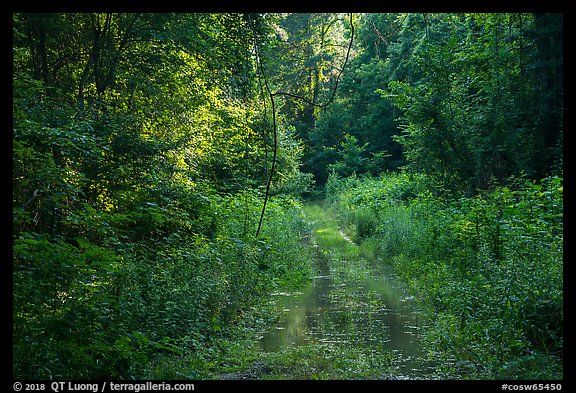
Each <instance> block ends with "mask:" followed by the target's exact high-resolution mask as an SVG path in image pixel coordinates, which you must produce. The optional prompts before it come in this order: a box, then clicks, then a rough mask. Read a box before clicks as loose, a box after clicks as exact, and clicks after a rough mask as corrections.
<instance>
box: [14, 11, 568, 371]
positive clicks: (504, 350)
mask: <svg viewBox="0 0 576 393" xmlns="http://www.w3.org/2000/svg"><path fill="white" fill-rule="evenodd" d="M12 22H13V23H12V67H13V68H12V69H13V78H12V98H13V100H12V102H13V116H12V123H13V134H12V165H13V172H12V218H13V227H12V228H13V232H12V256H13V257H12V260H13V265H12V283H13V298H12V306H13V314H12V330H13V335H12V339H13V343H12V350H13V359H12V364H13V376H14V378H15V379H26V380H32V379H110V378H111V379H164V380H180V379H195V380H198V379H440V380H452V379H457V380H462V379H483V380H490V379H518V380H524V379H540V380H543V379H544V380H548V379H550V380H561V379H563V325H564V321H563V302H564V296H563V294H564V293H563V247H564V242H563V238H564V237H563V109H564V108H563V83H564V82H563V36H564V33H563V14H562V13H416V12H413V13H363V14H360V13H358V14H347V13H262V14H256V13H14V14H12Z"/></svg>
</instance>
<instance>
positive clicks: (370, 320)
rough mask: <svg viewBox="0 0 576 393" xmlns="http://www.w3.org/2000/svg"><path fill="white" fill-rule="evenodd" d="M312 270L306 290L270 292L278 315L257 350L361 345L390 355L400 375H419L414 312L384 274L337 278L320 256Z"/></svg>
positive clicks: (411, 304)
mask: <svg viewBox="0 0 576 393" xmlns="http://www.w3.org/2000/svg"><path fill="white" fill-rule="evenodd" d="M318 268H319V274H318V275H317V276H316V277H315V278H314V283H313V285H311V286H310V287H309V288H308V289H307V290H306V291H304V292H299V293H278V294H275V296H278V298H279V301H280V302H281V306H282V307H283V308H284V313H283V316H282V318H281V319H280V320H279V322H278V324H277V325H276V326H275V327H274V328H273V329H271V330H270V331H269V332H267V333H266V334H265V335H264V336H263V337H262V338H261V340H260V347H261V349H262V350H264V351H268V352H272V351H279V350H282V349H285V348H287V347H294V346H300V345H307V344H310V343H334V344H354V345H363V346H366V347H372V348H377V349H378V350H383V351H385V350H389V351H393V352H394V353H396V354H397V355H398V358H399V359H401V362H400V363H399V364H398V370H397V371H398V372H399V373H400V374H404V375H406V374H408V375H411V376H412V377H413V378H416V377H418V374H422V372H423V368H425V365H424V362H422V360H421V358H422V356H421V355H422V354H421V352H420V351H419V345H418V339H419V334H420V327H421V325H420V322H419V320H418V311H417V310H416V309H415V307H414V304H413V302H412V299H411V298H409V297H407V296H406V294H404V293H403V292H402V291H401V290H400V289H399V288H398V285H397V283H396V282H395V281H394V279H393V278H392V276H391V275H390V274H389V272H386V271H384V270H381V271H376V272H374V274H373V275H372V276H371V277H370V278H367V279H364V280H358V279H347V280H343V279H342V278H341V277H338V280H337V279H336V278H335V277H333V276H332V275H331V274H330V270H329V265H328V262H327V261H325V260H324V261H322V260H321V261H320V262H319V266H318ZM421 371H422V372H421Z"/></svg>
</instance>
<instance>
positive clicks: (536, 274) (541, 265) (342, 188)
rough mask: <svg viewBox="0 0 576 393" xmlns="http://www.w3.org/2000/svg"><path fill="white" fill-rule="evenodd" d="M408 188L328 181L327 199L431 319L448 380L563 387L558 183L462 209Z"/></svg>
mask: <svg viewBox="0 0 576 393" xmlns="http://www.w3.org/2000/svg"><path fill="white" fill-rule="evenodd" d="M405 178H407V177H406V175H402V174H401V175H387V176H383V177H382V178H380V179H377V180H376V179H371V180H367V181H363V182H358V181H357V179H353V178H352V179H345V180H338V179H336V180H335V179H332V180H331V181H329V183H328V184H329V185H330V186H331V187H332V188H331V191H330V195H329V197H330V198H331V200H332V202H333V204H334V206H335V207H336V208H337V209H338V211H339V212H340V217H341V219H342V220H343V222H347V223H350V222H351V223H353V224H354V225H355V226H356V228H357V231H358V232H357V236H358V238H359V239H362V238H364V237H367V236H370V237H371V241H372V242H375V243H376V245H377V250H378V252H379V254H380V258H381V260H382V262H383V263H391V264H392V265H393V266H394V267H395V270H396V271H397V273H398V274H399V275H400V276H402V277H403V278H404V279H405V281H406V282H407V283H409V284H410V286H411V288H412V291H414V293H415V296H416V295H417V298H418V299H419V302H420V303H421V304H422V305H423V306H424V307H425V309H426V310H428V314H429V316H430V318H431V329H430V333H431V335H430V339H431V340H430V342H431V344H430V345H431V350H432V352H436V353H438V354H439V356H440V358H441V359H442V361H441V362H440V364H443V365H444V367H445V372H446V373H448V374H450V373H454V374H453V375H462V374H464V375H469V376H471V377H475V376H479V377H484V378H492V377H506V378H561V377H562V350H563V330H562V325H563V324H562V322H563V308H562V304H563V277H562V267H563V261H562V258H563V250H562V248H563V221H562V220H563V210H562V201H563V186H562V178H560V177H556V176H555V177H550V178H546V179H543V180H542V181H529V180H525V179H522V178H511V179H510V180H509V182H508V185H507V186H496V187H494V188H493V189H491V190H490V191H485V192H482V193H479V194H478V195H477V196H474V197H461V198H459V199H449V198H448V199H443V198H442V197H441V195H442V194H441V193H439V192H435V193H434V192H430V191H420V192H419V193H409V194H407V193H405V192H403V191H404V190H405V188H402V187H401V186H399V184H400V185H401V184H402V182H401V181H400V180H402V179H405ZM418 180H419V181H417V179H412V181H413V182H414V183H413V184H412V188H413V189H414V188H416V189H419V190H422V188H419V187H420V186H419V184H420V185H422V182H424V180H425V179H423V178H420V179H418ZM367 227H369V228H370V229H369V230H367V229H366V228H367Z"/></svg>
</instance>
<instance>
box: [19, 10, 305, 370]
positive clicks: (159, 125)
mask: <svg viewBox="0 0 576 393" xmlns="http://www.w3.org/2000/svg"><path fill="white" fill-rule="evenodd" d="M13 27H14V78H13V84H14V90H13V95H14V106H13V113H14V116H13V122H14V134H13V164H14V167H13V168H14V172H13V180H14V183H13V216H14V220H13V255H14V259H13V283H14V287H13V292H14V303H13V307H14V346H13V348H14V359H13V367H14V375H15V376H16V377H18V378H89V377H90V378H92V377H106V376H108V377H120V378H127V377H141V376H144V375H149V374H147V373H149V370H147V367H149V364H150V362H152V361H153V360H154V359H156V358H157V357H158V356H161V355H162V354H165V353H168V354H171V353H172V354H174V353H176V354H178V355H182V354H184V353H186V354H189V355H190V356H192V357H193V356H197V357H198V358H199V359H201V358H202V357H203V356H204V357H206V356H208V355H207V353H208V352H207V351H204V350H201V349H205V348H210V347H212V346H214V345H215V344H214V342H215V341H217V338H218V337H220V336H222V335H223V334H224V332H225V331H226V330H227V329H228V328H229V327H230V326H232V325H233V324H234V323H236V321H237V320H238V319H239V318H240V317H241V315H242V313H244V312H246V311H248V310H249V309H250V308H251V307H253V306H254V305H256V304H258V303H259V302H260V301H261V298H262V296H263V295H265V294H267V293H269V292H270V291H271V290H273V289H276V288H279V287H280V288H281V287H282V286H285V285H298V284H299V283H302V282H304V281H305V280H306V277H307V272H308V271H309V270H310V267H309V266H307V264H306V255H307V251H306V250H303V249H302V244H301V243H300V237H301V236H302V234H303V232H304V231H305V229H306V227H305V224H304V222H303V217H302V214H301V213H300V207H299V203H298V201H297V200H295V199H294V197H296V196H297V194H298V192H300V189H299V188H298V184H295V183H294V181H293V179H294V178H296V177H297V176H298V165H299V163H298V157H299V154H300V153H299V152H300V151H301V148H300V147H299V145H298V143H297V142H296V141H294V140H293V139H292V138H291V136H290V135H291V134H290V133H289V132H288V130H287V129H286V128H285V127H282V126H281V127H280V134H281V138H280V143H279V144H280V147H281V148H282V151H283V153H282V154H281V155H280V157H279V159H278V163H277V166H276V168H277V171H276V177H275V180H276V181H275V183H274V186H275V190H276V194H277V197H276V198H274V200H272V201H271V203H270V204H269V208H268V211H267V214H268V217H267V218H268V219H269V220H272V221H273V222H274V224H273V225H269V221H266V222H265V226H264V229H263V231H262V234H261V236H260V237H259V238H258V239H256V238H254V233H255V231H256V225H257V219H258V217H259V213H260V208H261V204H262V191H261V186H262V185H263V183H264V174H265V173H266V171H267V168H268V167H269V161H270V159H269V157H268V156H269V153H268V151H269V150H270V147H269V145H270V138H269V137H268V135H267V133H266V128H267V127H268V122H269V120H268V119H267V117H265V116H264V114H263V113H262V110H261V105H259V104H258V103H257V101H255V99H254V97H255V96H256V97H257V95H256V93H257V92H256V93H255V91H254V86H255V82H254V80H253V79H254V67H253V64H252V63H251V60H250V56H249V53H250V50H251V49H252V40H251V38H250V37H251V34H248V35H247V33H250V32H251V31H252V30H251V29H250V28H249V26H248V24H247V22H246V20H245V18H243V16H242V15H239V14H237V15H236V14H234V15H210V14H186V15H164V14H151V15H141V14H138V15H136V14H134V15H132V14H38V15H36V14H15V15H14V26H13ZM262 134H264V136H263V135H262ZM271 239H274V241H273V242H272V241H271ZM301 249H302V250H301ZM294 250H301V251H300V252H297V253H294V252H293V251H294ZM279 255H290V257H289V258H285V257H281V258H280V257H279ZM188 371H189V372H191V373H192V375H193V374H194V369H192V370H188ZM181 372H183V371H182V370H181Z"/></svg>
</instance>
